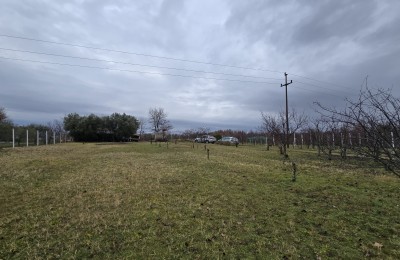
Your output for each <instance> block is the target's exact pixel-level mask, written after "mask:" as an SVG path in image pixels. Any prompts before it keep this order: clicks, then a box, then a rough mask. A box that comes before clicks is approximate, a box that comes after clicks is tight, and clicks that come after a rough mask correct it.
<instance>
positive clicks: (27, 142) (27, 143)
mask: <svg viewBox="0 0 400 260" xmlns="http://www.w3.org/2000/svg"><path fill="white" fill-rule="evenodd" d="M28 146H29V133H28V129H26V147H28Z"/></svg>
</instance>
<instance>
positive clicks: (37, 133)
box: [36, 130, 39, 146]
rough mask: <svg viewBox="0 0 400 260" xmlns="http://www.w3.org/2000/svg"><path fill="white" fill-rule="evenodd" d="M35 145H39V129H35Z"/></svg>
mask: <svg viewBox="0 0 400 260" xmlns="http://www.w3.org/2000/svg"><path fill="white" fill-rule="evenodd" d="M36 146H39V130H36Z"/></svg>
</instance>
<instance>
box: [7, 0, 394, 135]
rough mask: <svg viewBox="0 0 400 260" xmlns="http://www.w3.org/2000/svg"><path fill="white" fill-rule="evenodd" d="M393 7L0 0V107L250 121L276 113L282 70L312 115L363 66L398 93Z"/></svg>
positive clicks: (188, 122) (259, 0)
mask: <svg viewBox="0 0 400 260" xmlns="http://www.w3.org/2000/svg"><path fill="white" fill-rule="evenodd" d="M399 13H400V1H396V0H393V1H389V0H387V1H386V0H375V1H373V0H351V1H350V0H331V1H327V0H318V1H316V0H314V1H311V0H303V1H294V0H292V1H280V0H270V1H267V0H246V1H239V0H238V1H235V0H231V1H228V0H226V1H223V0H219V1H216V0H196V1H195V0H193V1H189V0H188V1H183V0H182V1H179V0H169V1H166V0H164V1H162V0H158V1H149V0H135V1H129V0H125V1H124V0H110V1H106V0H104V1H103V0H75V1H54V0H47V1H46V0H40V1H39V0H30V1H15V0H2V1H1V8H0V35H1V36H0V84H1V85H0V89H1V92H0V107H5V109H6V111H7V114H8V116H9V117H10V119H11V120H13V122H15V123H18V124H27V123H46V122H48V121H52V120H54V119H62V118H63V117H64V116H65V115H66V114H68V113H72V112H76V113H79V114H81V115H86V114H90V113H95V114H97V115H109V114H111V113H113V112H118V113H127V114H130V115H133V116H135V117H137V118H144V119H145V118H147V117H148V111H149V108H152V107H162V108H164V110H165V111H166V112H167V114H168V118H169V120H170V121H171V122H172V124H173V125H174V126H175V131H179V130H184V129H190V128H197V127H208V128H210V129H227V128H234V129H243V130H250V129H256V128H257V127H258V126H259V125H261V120H260V112H261V111H263V112H266V113H277V112H279V111H281V110H283V108H284V105H285V103H284V102H285V101H284V100H285V99H284V98H285V96H284V88H281V87H280V84H281V83H284V72H287V73H288V74H289V76H288V80H289V81H290V80H293V84H291V85H289V87H288V92H289V106H290V107H292V108H294V109H296V110H298V111H306V113H310V114H311V113H312V111H313V105H312V104H313V102H314V101H319V102H322V103H325V104H329V105H332V106H339V107H340V106H342V105H343V102H344V100H345V98H352V97H355V95H357V93H358V92H359V91H360V87H361V85H362V84H363V83H364V84H365V78H366V76H367V75H368V86H370V87H375V88H376V87H382V88H392V89H393V92H394V94H395V95H396V96H399V95H400V88H399V82H400V73H399V69H400V15H399ZM29 39H30V40H29ZM55 43H59V44H55ZM79 46H81V47H79ZM83 46H86V47H90V48H84V47H83ZM111 50H114V51H111ZM40 53H41V54H40ZM44 53H45V54H52V55H44ZM137 54H140V55H137ZM142 54H144V55H142ZM56 55H59V56H56ZM60 55H61V56H60ZM111 61H113V62H111ZM55 63H56V64H55ZM134 64H136V65H134ZM217 64H220V65H227V66H220V65H217ZM67 65H74V66H67ZM106 68H109V69H106Z"/></svg>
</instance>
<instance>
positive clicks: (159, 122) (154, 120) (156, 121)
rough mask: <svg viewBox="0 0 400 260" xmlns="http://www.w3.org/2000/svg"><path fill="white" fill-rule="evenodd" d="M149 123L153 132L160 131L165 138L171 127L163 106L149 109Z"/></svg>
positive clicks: (157, 132)
mask: <svg viewBox="0 0 400 260" xmlns="http://www.w3.org/2000/svg"><path fill="white" fill-rule="evenodd" d="M149 123H150V125H151V128H152V129H153V130H154V133H155V134H159V133H160V132H161V133H162V138H163V139H165V135H166V132H167V131H168V130H170V129H172V125H171V123H170V122H169V121H168V120H167V113H165V111H164V109H163V108H150V109H149Z"/></svg>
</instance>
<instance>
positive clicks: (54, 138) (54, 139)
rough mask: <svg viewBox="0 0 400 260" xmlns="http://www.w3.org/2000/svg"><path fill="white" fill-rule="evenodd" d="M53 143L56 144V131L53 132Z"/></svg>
mask: <svg viewBox="0 0 400 260" xmlns="http://www.w3.org/2000/svg"><path fill="white" fill-rule="evenodd" d="M53 144H56V132H53Z"/></svg>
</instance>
